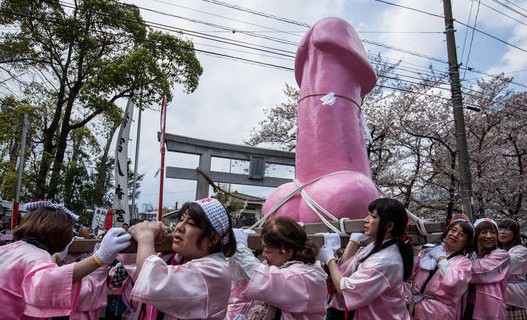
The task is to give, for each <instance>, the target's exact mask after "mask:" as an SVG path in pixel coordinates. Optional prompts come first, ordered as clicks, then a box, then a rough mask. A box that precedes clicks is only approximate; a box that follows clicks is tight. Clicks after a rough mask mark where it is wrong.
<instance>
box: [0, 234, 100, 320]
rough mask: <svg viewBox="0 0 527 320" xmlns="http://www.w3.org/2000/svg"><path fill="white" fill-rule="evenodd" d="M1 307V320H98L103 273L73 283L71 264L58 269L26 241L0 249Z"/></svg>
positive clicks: (47, 254)
mask: <svg viewBox="0 0 527 320" xmlns="http://www.w3.org/2000/svg"><path fill="white" fill-rule="evenodd" d="M0 257H1V259H0V305H1V306H2V311H1V314H2V316H3V317H5V318H4V319H24V320H26V319H43V318H50V317H59V316H68V315H71V319H75V320H79V319H87V320H92V319H98V318H99V310H100V309H102V308H104V307H105V306H106V289H105V287H106V286H105V279H106V269H104V268H99V269H98V270H96V271H94V272H93V273H92V274H91V275H88V276H86V277H84V278H83V279H82V280H81V281H78V282H77V283H75V284H74V283H73V264H67V265H64V266H61V267H59V266H57V264H56V263H55V261H54V259H53V258H52V257H51V255H50V254H49V253H48V252H46V251H45V250H43V249H40V248H38V247H36V246H34V245H32V244H29V243H26V242H25V241H16V242H14V243H11V244H8V245H5V246H1V247H0Z"/></svg>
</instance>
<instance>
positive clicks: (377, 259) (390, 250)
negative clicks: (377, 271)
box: [363, 244, 403, 268]
mask: <svg viewBox="0 0 527 320" xmlns="http://www.w3.org/2000/svg"><path fill="white" fill-rule="evenodd" d="M402 262H403V259H402V257H401V254H400V253H399V248H398V247H397V245H396V244H392V245H390V246H388V247H386V248H384V249H382V250H380V251H378V252H376V253H374V254H372V255H371V256H369V257H368V258H367V259H366V260H364V262H363V263H364V264H366V265H378V266H379V267H383V268H384V267H392V266H401V267H402Z"/></svg>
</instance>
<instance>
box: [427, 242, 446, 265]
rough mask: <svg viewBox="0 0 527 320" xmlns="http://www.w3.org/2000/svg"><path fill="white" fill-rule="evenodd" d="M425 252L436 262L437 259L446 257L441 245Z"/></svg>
mask: <svg viewBox="0 0 527 320" xmlns="http://www.w3.org/2000/svg"><path fill="white" fill-rule="evenodd" d="M426 250H427V252H428V254H429V255H430V256H431V257H432V258H433V259H434V260H436V261H437V259H439V257H446V251H445V247H444V246H443V245H438V246H435V247H433V248H430V249H426Z"/></svg>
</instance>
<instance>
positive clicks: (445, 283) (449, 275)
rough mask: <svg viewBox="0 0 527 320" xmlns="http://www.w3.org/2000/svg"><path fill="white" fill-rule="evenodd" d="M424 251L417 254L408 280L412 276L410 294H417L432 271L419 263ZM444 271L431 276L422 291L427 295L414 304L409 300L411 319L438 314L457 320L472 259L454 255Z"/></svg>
mask: <svg viewBox="0 0 527 320" xmlns="http://www.w3.org/2000/svg"><path fill="white" fill-rule="evenodd" d="M424 254H425V250H421V252H419V257H418V259H417V262H416V264H415V266H414V271H413V273H412V276H411V279H413V286H412V295H413V296H414V297H415V296H419V295H420V292H421V288H422V287H423V284H424V282H425V281H426V279H427V278H428V275H429V274H430V272H431V271H429V270H425V269H422V268H421V267H420V266H419V263H420V261H421V258H422V257H423V255H424ZM445 263H447V265H446V268H445V271H444V274H443V273H442V272H441V271H440V270H438V271H436V273H435V274H434V276H433V277H432V279H430V281H429V282H428V284H427V285H426V287H425V290H424V291H423V293H424V294H425V295H426V298H423V299H422V300H420V301H419V302H416V303H414V299H410V310H411V311H412V310H413V319H416V320H417V319H423V320H430V319H433V318H434V317H437V316H439V315H440V317H441V319H445V320H459V319H460V318H461V315H462V312H463V310H461V303H460V302H461V298H462V296H463V294H464V293H465V292H466V291H467V288H468V284H469V282H470V280H471V279H472V262H471V261H470V259H468V258H467V257H465V256H464V255H457V256H454V257H452V258H451V259H449V260H446V261H445Z"/></svg>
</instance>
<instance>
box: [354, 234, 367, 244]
mask: <svg viewBox="0 0 527 320" xmlns="http://www.w3.org/2000/svg"><path fill="white" fill-rule="evenodd" d="M369 238H370V237H368V236H367V235H365V234H364V233H360V232H354V233H352V234H351V235H350V240H353V241H355V242H357V243H358V244H361V243H362V242H363V241H366V240H368V239H369Z"/></svg>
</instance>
